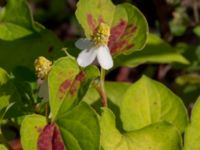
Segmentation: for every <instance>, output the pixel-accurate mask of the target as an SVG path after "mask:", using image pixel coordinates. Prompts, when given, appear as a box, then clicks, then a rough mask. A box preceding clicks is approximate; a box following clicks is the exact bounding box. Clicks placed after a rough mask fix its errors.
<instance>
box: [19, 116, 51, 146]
mask: <svg viewBox="0 0 200 150" xmlns="http://www.w3.org/2000/svg"><path fill="white" fill-rule="evenodd" d="M46 124H47V122H46V118H45V117H44V116H41V115H36V114H33V115H28V116H26V117H25V118H24V120H23V122H22V125H21V129H20V134H21V143H22V147H23V149H24V150H38V148H37V146H38V145H37V142H38V138H39V135H40V133H41V132H42V130H43V128H44V127H45V125H46Z"/></svg>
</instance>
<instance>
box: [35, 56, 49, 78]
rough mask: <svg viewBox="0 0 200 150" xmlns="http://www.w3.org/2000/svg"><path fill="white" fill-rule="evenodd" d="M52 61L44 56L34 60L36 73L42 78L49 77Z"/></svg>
mask: <svg viewBox="0 0 200 150" xmlns="http://www.w3.org/2000/svg"><path fill="white" fill-rule="evenodd" d="M51 65H52V62H51V61H50V60H48V59H46V58H45V57H43V56H40V57H38V58H37V59H36V60H35V61H34V66H35V71H36V75H37V77H38V78H40V79H45V78H47V76H48V74H49V71H50V70H51Z"/></svg>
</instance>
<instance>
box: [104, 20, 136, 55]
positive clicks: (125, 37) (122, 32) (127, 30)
mask: <svg viewBox="0 0 200 150" xmlns="http://www.w3.org/2000/svg"><path fill="white" fill-rule="evenodd" d="M136 29H137V28H136V26H135V25H133V24H130V25H128V22H126V21H124V20H121V21H120V22H119V23H118V24H117V25H116V26H114V27H112V29H111V36H110V39H109V43H108V46H109V48H110V50H111V53H112V54H113V55H114V54H116V53H118V52H122V51H127V50H129V49H131V48H133V47H134V44H133V42H132V41H130V39H131V37H133V35H134V33H135V32H136Z"/></svg>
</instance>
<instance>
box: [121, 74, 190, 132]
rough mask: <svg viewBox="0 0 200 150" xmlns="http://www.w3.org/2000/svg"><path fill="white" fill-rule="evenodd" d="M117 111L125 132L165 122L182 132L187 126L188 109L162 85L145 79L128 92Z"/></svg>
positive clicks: (144, 77)
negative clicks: (119, 112)
mask: <svg viewBox="0 0 200 150" xmlns="http://www.w3.org/2000/svg"><path fill="white" fill-rule="evenodd" d="M120 111H121V119H122V122H123V127H124V129H125V130H126V131H132V130H137V129H141V128H143V127H145V126H147V125H150V124H153V123H156V122H160V121H167V122H169V123H172V124H173V125H174V126H176V127H177V129H179V130H180V132H181V133H182V132H183V131H184V129H185V127H186V126H187V123H188V115H187V110H186V108H185V106H184V104H183V102H182V100H181V99H180V98H179V97H178V96H176V95H175V94H174V93H173V92H172V91H170V90H169V89H168V88H166V87H165V86H164V85H162V84H161V83H159V82H157V81H154V80H152V79H150V78H148V77H146V76H143V77H142V78H141V79H139V80H138V81H137V82H136V83H135V84H133V85H132V86H131V87H130V88H129V89H128V90H127V92H126V93H125V96H124V99H123V100H122V103H121V106H120ZM130 116H131V117H130Z"/></svg>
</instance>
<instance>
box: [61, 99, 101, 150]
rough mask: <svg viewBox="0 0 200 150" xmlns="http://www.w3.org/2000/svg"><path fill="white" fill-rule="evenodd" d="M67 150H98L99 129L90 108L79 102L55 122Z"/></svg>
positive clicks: (95, 116)
mask: <svg viewBox="0 0 200 150" xmlns="http://www.w3.org/2000/svg"><path fill="white" fill-rule="evenodd" d="M57 124H58V125H59V128H60V130H61V134H62V137H63V140H64V143H65V145H66V147H67V150H99V145H100V127H99V123H98V118H97V115H96V114H95V112H94V111H93V110H92V108H90V106H89V105H88V104H86V103H84V102H81V103H80V104H79V105H78V106H76V107H74V109H72V110H71V111H69V112H67V113H65V114H64V115H63V116H62V118H59V119H58V120H57Z"/></svg>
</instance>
